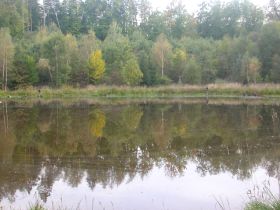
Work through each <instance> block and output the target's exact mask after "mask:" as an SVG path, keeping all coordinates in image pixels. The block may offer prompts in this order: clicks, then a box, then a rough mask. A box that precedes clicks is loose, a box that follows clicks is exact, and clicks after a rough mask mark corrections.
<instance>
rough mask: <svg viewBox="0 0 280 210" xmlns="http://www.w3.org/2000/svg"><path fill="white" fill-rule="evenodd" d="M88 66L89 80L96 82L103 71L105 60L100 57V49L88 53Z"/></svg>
mask: <svg viewBox="0 0 280 210" xmlns="http://www.w3.org/2000/svg"><path fill="white" fill-rule="evenodd" d="M88 67H89V69H90V72H89V75H90V78H91V80H92V81H93V82H94V83H96V82H98V81H99V80H100V79H101V78H102V77H103V75H104V72H105V61H104V60H103V58H102V52H101V50H97V51H95V52H93V53H92V54H91V55H90V57H89V63H88Z"/></svg>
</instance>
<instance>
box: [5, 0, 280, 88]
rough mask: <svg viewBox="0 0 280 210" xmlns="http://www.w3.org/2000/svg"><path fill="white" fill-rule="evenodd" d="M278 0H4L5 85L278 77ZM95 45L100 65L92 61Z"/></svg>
mask: <svg viewBox="0 0 280 210" xmlns="http://www.w3.org/2000/svg"><path fill="white" fill-rule="evenodd" d="M279 5H280V4H279V1H278V0H272V1H270V3H269V5H268V11H265V10H263V9H261V8H259V7H258V6H256V5H254V4H253V3H251V2H250V1H241V0H238V1H235V0H232V1H227V2H224V3H223V2H219V1H218V2H211V3H202V4H201V5H200V8H199V9H198V11H197V12H196V13H194V14H189V13H188V12H187V5H184V4H182V2H180V1H172V2H171V3H170V4H169V5H168V6H167V7H166V8H165V9H164V10H162V11H158V10H153V9H152V6H151V4H150V3H149V1H148V0H139V1H138V0H129V1H127V0H110V1H107V0H98V1H92V0H85V1H80V0H62V1H60V0H44V1H42V2H41V1H39V0H24V1H21V0H9V1H7V0H4V1H1V2H0V28H1V37H0V46H1V47H2V46H8V48H7V49H9V50H8V51H6V53H7V56H5V50H3V49H6V48H3V47H2V50H1V52H0V66H1V68H2V69H4V76H3V78H2V86H3V87H2V88H3V89H7V88H10V89H15V88H20V87H26V86H44V85H47V86H50V87H60V86H62V85H73V86H75V87H84V86H87V85H89V84H90V82H93V81H94V82H95V83H96V82H98V83H99V84H107V85H123V84H130V85H136V84H137V85H138V84H141V85H148V86H152V85H158V84H170V83H173V84H177V83H189V84H209V83H214V82H215V81H216V80H223V81H229V82H239V83H257V82H261V81H266V82H275V83H278V82H280V76H279V75H278V72H279V70H278V61H277V56H278V55H280V51H279V49H280V38H279V37H280V25H279V24H280V23H279V14H280V13H279V11H280V9H279V8H280V7H279ZM265 15H267V18H268V19H267V20H268V21H264V19H265ZM97 50H100V53H101V54H102V55H103V58H104V62H105V66H106V71H105V72H104V71H103V70H102V71H98V73H97V72H96V71H95V70H93V69H90V68H89V60H90V57H92V56H91V55H92V53H93V52H95V51H97ZM184 54H185V55H184ZM3 58H5V59H4V60H5V61H4V60H3ZM3 63H5V65H4V67H3ZM101 63H102V62H101ZM6 64H7V65H6ZM102 65H103V64H102ZM102 65H101V66H102ZM130 65H132V66H133V68H134V70H132V67H131V66H130ZM101 69H102V68H101ZM2 71H3V70H2ZM93 72H95V73H93ZM6 75H7V82H6ZM101 78H102V79H101ZM193 79H194V80H193ZM3 81H4V82H3Z"/></svg>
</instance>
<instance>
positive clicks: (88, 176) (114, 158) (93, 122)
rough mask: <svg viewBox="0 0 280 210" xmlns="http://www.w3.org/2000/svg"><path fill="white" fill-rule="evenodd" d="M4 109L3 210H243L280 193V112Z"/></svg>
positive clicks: (265, 108)
mask: <svg viewBox="0 0 280 210" xmlns="http://www.w3.org/2000/svg"><path fill="white" fill-rule="evenodd" d="M0 107H1V110H0V132H1V136H0V200H1V202H0V206H2V207H3V208H4V209H10V208H11V207H12V208H16V209H26V208H27V207H28V206H29V205H30V204H33V203H35V202H40V203H42V204H44V205H45V206H47V207H48V208H49V209H56V208H61V207H67V208H69V209H76V208H78V209H106V210H108V209H115V210H121V209H124V210H130V209H131V210H133V209H136V210H138V209H139V210H142V209H151V210H156V209H160V210H166V209H175V210H181V209H182V210H183V209H184V210H185V209H207V210H208V209H221V208H220V205H223V206H224V209H242V208H243V207H244V205H245V203H246V202H248V200H249V197H251V196H252V194H253V196H260V194H261V191H262V188H263V186H268V187H269V189H270V190H271V192H272V193H274V194H275V195H276V196H277V195H278V194H279V193H278V192H279V180H280V176H279V175H280V170H279V169H280V168H279V167H280V163H279V160H280V121H279V117H280V106H275V105H261V104H260V105H246V104H239V105H238V104H237V105H236V104H235V105H230V104H228V105H223V104H219V103H218V104H212V105H210V104H205V103H202V104H201V103H195V104H192V103H189V104H188V103H186V104H184V103H172V104H168V103H166V104H158V103H156V104H154V103H136V104H135V103H134V104H124V105H120V104H119V105H114V104H111V105H104V104H103V105H97V104H91V103H89V102H75V103H62V102H36V103H28V104H26V103H15V102H9V103H3V104H1V106H0ZM255 186H258V187H259V188H256V187H255ZM249 190H251V194H249V195H248V192H249ZM0 209H1V208H0Z"/></svg>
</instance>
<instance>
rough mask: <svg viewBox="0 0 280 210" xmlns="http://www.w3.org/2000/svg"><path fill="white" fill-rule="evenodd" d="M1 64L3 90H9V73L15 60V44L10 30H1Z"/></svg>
mask: <svg viewBox="0 0 280 210" xmlns="http://www.w3.org/2000/svg"><path fill="white" fill-rule="evenodd" d="M0 46H1V50H0V64H1V69H2V90H5V91H6V90H7V88H8V72H9V71H10V70H11V68H12V64H13V59H14V44H13V42H12V37H11V35H10V30H9V29H8V28H1V29H0Z"/></svg>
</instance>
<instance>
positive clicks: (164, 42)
mask: <svg viewBox="0 0 280 210" xmlns="http://www.w3.org/2000/svg"><path fill="white" fill-rule="evenodd" d="M171 53H172V46H171V44H170V43H169V41H168V39H167V38H166V36H165V35H164V34H160V35H159V36H158V38H157V40H156V42H155V44H154V46H153V56H154V59H155V62H156V63H157V65H158V66H159V67H160V70H161V77H163V76H164V75H165V72H164V71H165V67H166V66H167V64H169V60H168V58H169V57H170V55H171Z"/></svg>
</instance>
